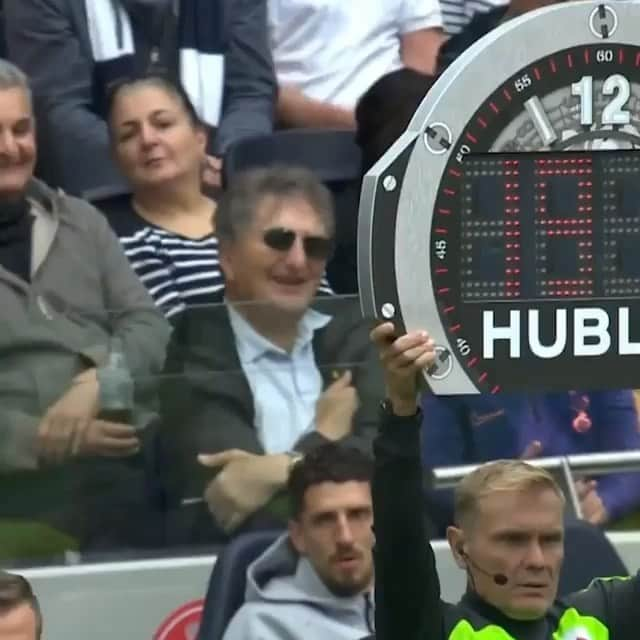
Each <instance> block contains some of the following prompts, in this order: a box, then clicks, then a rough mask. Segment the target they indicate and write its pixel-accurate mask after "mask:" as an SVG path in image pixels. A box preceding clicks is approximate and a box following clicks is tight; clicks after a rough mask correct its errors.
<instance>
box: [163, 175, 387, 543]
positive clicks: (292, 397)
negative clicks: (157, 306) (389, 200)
mask: <svg viewBox="0 0 640 640" xmlns="http://www.w3.org/2000/svg"><path fill="white" fill-rule="evenodd" d="M334 228H335V227H334V217H333V208H332V201H331V195H330V193H329V191H328V190H327V189H326V187H324V185H322V184H321V183H320V182H319V181H318V180H317V178H316V177H315V176H314V175H313V174H312V173H311V172H309V171H308V170H305V169H297V168H285V167H273V168H269V169H259V170H253V171H250V172H247V173H245V174H244V175H242V176H241V177H238V178H237V179H236V180H235V181H234V182H233V183H232V184H231V186H230V188H229V189H228V190H227V191H226V192H224V193H223V195H222V197H221V199H220V201H219V203H218V210H217V213H216V233H217V235H218V239H219V242H220V263H221V265H222V269H223V271H224V276H225V304H224V305H221V306H220V307H217V308H209V309H203V308H189V309H186V310H185V311H184V312H183V313H181V314H180V315H179V317H178V319H177V323H176V328H175V331H174V333H173V335H172V339H171V342H170V346H169V351H168V356H167V366H166V368H165V375H164V376H163V380H164V383H165V387H164V388H163V391H162V394H161V400H162V405H163V406H162V412H163V422H164V429H163V431H164V437H165V439H166V441H167V444H166V449H167V451H170V452H171V454H172V464H171V465H168V467H169V468H168V472H169V473H171V474H172V475H173V478H170V479H169V481H168V484H169V485H170V486H173V487H174V492H173V493H174V494H176V495H177V498H178V499H179V500H181V501H183V500H187V501H192V500H193V498H195V497H198V496H202V495H204V496H205V499H206V502H207V504H208V506H209V510H210V512H211V514H212V515H213V516H214V520H215V523H214V524H216V525H217V528H218V534H219V533H220V529H222V530H223V531H225V532H227V533H232V532H235V531H237V530H240V527H241V526H245V525H246V526H247V527H250V526H254V525H255V524H256V521H255V519H253V516H254V515H255V516H256V517H257V518H258V517H259V516H260V515H263V514H264V511H263V508H264V507H265V506H266V505H267V504H268V503H270V502H271V500H272V499H273V498H274V497H276V496H277V495H278V494H279V493H280V492H281V491H282V490H283V489H284V485H285V482H286V479H287V470H288V468H289V464H290V461H291V458H292V457H295V456H296V455H297V453H299V452H306V451H309V450H311V449H313V448H315V447H316V446H318V445H319V444H322V443H324V442H327V441H328V440H333V441H351V442H353V443H357V444H358V445H359V446H361V447H363V448H364V449H369V447H370V444H371V430H372V428H374V427H375V420H376V415H377V399H378V398H379V396H380V393H381V392H382V389H381V378H380V371H379V367H377V366H376V365H377V363H376V361H375V353H374V351H373V349H372V348H371V344H370V343H369V341H368V322H367V321H366V320H364V319H363V318H362V314H361V312H360V306H359V304H358V301H357V299H354V298H348V299H342V298H337V299H336V298H333V299H332V298H318V299H317V300H315V301H314V298H315V296H316V292H317V289H318V285H319V282H320V279H321V277H322V274H323V272H324V269H325V266H326V262H327V259H328V258H329V256H330V254H331V247H332V245H333V234H334ZM185 406H188V407H189V412H188V413H187V414H186V415H185V411H184V408H185ZM198 454H210V455H206V456H204V457H203V458H201V463H202V464H198V462H197V458H198ZM205 515H206V514H205ZM280 521H281V520H280ZM194 530H195V531H196V532H197V533H198V532H199V533H201V534H203V535H205V534H206V535H209V533H207V531H208V528H207V527H206V526H205V525H200V526H199V527H198V526H196V527H194Z"/></svg>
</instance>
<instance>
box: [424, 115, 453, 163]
mask: <svg viewBox="0 0 640 640" xmlns="http://www.w3.org/2000/svg"><path fill="white" fill-rule="evenodd" d="M452 140H453V135H452V134H451V129H449V127H448V126H447V125H446V124H444V122H434V123H432V124H430V125H429V126H428V127H427V128H426V129H425V130H424V143H425V145H426V147H427V149H429V151H431V153H433V154H435V155H440V154H442V153H446V152H447V151H448V150H449V149H450V148H451V143H452Z"/></svg>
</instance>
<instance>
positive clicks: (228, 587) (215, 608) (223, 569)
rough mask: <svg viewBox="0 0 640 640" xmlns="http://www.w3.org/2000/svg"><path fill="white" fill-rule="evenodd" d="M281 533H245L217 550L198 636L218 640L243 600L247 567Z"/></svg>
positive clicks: (201, 639)
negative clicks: (218, 551)
mask: <svg viewBox="0 0 640 640" xmlns="http://www.w3.org/2000/svg"><path fill="white" fill-rule="evenodd" d="M282 533H283V532H282V531H257V532H253V533H246V534H243V535H241V536H238V537H237V538H235V539H234V540H232V541H231V542H230V543H229V544H228V545H227V546H226V547H225V548H224V550H223V551H222V552H221V553H220V555H219V556H218V559H217V560H216V564H215V566H214V568H213V571H212V572H211V578H210V579H209V587H208V588H207V595H206V597H205V605H204V612H203V614H202V623H201V625H200V631H199V634H198V638H197V640H221V638H222V636H223V635H224V631H225V629H226V627H227V625H228V624H229V622H230V621H231V618H232V617H233V614H234V613H235V612H236V611H237V610H238V609H239V608H240V606H241V605H242V603H243V602H244V590H245V585H246V573H247V568H248V567H249V565H250V564H251V563H252V562H253V561H254V560H255V559H256V558H257V557H258V556H259V555H260V554H261V553H262V552H263V551H265V549H266V548H267V547H268V546H269V545H270V544H271V543H272V542H274V541H275V540H276V538H277V537H278V536H279V535H281V534H282Z"/></svg>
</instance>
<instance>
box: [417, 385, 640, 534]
mask: <svg viewBox="0 0 640 640" xmlns="http://www.w3.org/2000/svg"><path fill="white" fill-rule="evenodd" d="M422 410H423V413H424V423H423V452H424V460H425V464H426V465H427V467H431V468H433V467H438V466H447V465H456V464H475V463H478V462H486V461H488V460H494V459H498V458H519V457H525V458H532V457H536V456H540V455H542V456H563V455H569V454H572V453H601V452H607V451H628V450H635V449H639V448H640V432H639V430H638V413H637V410H636V406H635V402H634V398H633V393H632V392H631V391H600V392H591V393H586V392H582V391H568V392H562V393H546V394H537V395H534V394H517V395H516V394H513V395H505V394H502V395H495V396H490V395H479V396H450V397H447V396H433V395H425V397H424V399H423V402H422ZM576 489H577V494H578V498H579V499H580V503H581V506H582V512H583V516H584V518H585V519H586V520H588V521H589V522H591V523H592V524H596V525H600V526H603V525H606V524H610V523H611V522H614V521H615V520H618V519H620V518H621V517H623V516H625V515H627V514H629V513H630V512H632V511H634V510H636V509H638V508H639V507H640V473H613V474H609V475H606V476H603V477H602V478H598V479H587V480H580V481H578V483H577V486H576ZM433 501H434V503H436V504H438V505H439V506H440V508H441V510H442V513H441V514H440V517H439V520H440V524H441V526H446V525H447V524H449V523H450V522H451V518H452V517H453V516H452V511H453V502H452V496H451V492H446V491H445V492H437V493H435V494H434V495H433Z"/></svg>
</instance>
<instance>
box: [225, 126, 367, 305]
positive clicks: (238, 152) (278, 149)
mask: <svg viewBox="0 0 640 640" xmlns="http://www.w3.org/2000/svg"><path fill="white" fill-rule="evenodd" d="M274 164H284V165H293V166H302V167H306V168H307V169H310V170H311V171H313V172H314V173H315V174H316V175H317V176H318V177H319V178H320V180H322V181H323V182H324V183H325V184H326V185H327V187H329V189H330V190H331V192H332V193H333V197H334V201H335V208H336V240H337V246H336V252H335V255H334V258H333V260H332V261H331V263H330V264H329V267H328V269H327V271H328V276H329V281H330V282H331V285H332V286H333V288H334V289H335V291H336V292H337V293H343V294H349V293H357V289H358V287H357V277H356V243H357V227H358V204H359V201H360V181H361V180H360V179H361V173H362V155H361V152H360V147H359V146H358V145H357V144H356V141H355V133H354V132H352V131H340V130H331V129H292V130H288V131H276V132H275V133H273V134H269V135H264V136H257V137H253V138H247V139H245V140H241V141H239V142H237V143H236V144H234V145H233V146H232V147H231V148H230V149H229V151H228V152H227V154H226V156H225V161H224V179H225V182H228V181H230V180H233V176H234V175H235V174H236V173H238V172H240V171H243V170H246V169H254V168H257V167H265V166H270V165H274Z"/></svg>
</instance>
